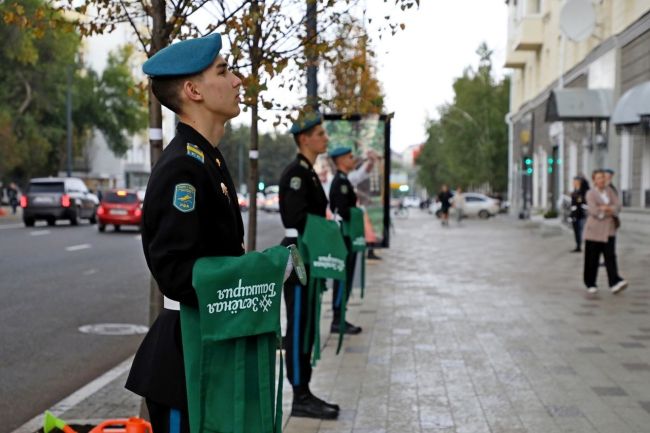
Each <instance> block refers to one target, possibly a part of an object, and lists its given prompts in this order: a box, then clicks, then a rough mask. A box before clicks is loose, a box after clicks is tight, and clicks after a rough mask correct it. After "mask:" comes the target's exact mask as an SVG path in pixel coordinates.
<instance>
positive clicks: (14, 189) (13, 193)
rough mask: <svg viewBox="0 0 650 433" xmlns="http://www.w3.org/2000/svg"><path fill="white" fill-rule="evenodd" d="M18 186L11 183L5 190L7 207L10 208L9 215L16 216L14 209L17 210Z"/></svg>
mask: <svg viewBox="0 0 650 433" xmlns="http://www.w3.org/2000/svg"><path fill="white" fill-rule="evenodd" d="M18 194H19V193H18V186H17V185H16V184H15V183H14V182H11V183H10V184H9V187H8V188H7V197H8V198H9V206H11V213H12V214H13V215H16V209H17V208H18V203H19V199H18Z"/></svg>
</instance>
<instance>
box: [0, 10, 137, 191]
mask: <svg viewBox="0 0 650 433" xmlns="http://www.w3.org/2000/svg"><path fill="white" fill-rule="evenodd" d="M0 17H2V18H3V19H2V20H1V21H0V38H2V39H3V40H5V41H8V43H6V44H3V47H2V49H1V50H0V59H1V60H2V62H3V65H5V67H3V68H2V70H0V79H1V80H2V81H1V82H2V83H3V85H2V86H1V87H0V152H1V153H2V157H1V158H0V173H2V174H3V175H5V176H6V177H10V178H13V179H21V180H26V179H27V178H29V177H33V176H41V175H53V174H56V173H57V172H58V171H59V170H60V168H61V166H62V163H63V162H64V160H65V157H66V156H65V143H66V121H65V118H66V116H65V107H66V93H67V91H68V77H71V78H72V79H71V89H70V91H71V93H72V101H73V107H72V108H73V110H72V118H73V124H74V134H73V147H74V154H75V155H80V154H83V152H84V148H85V146H86V144H87V143H88V141H89V140H90V139H91V137H92V134H93V131H94V130H95V129H98V130H99V131H101V132H102V133H103V134H104V136H105V137H106V140H107V143H108V145H109V147H110V149H111V150H112V151H113V152H114V153H115V154H116V155H122V154H124V153H125V152H126V150H127V149H128V146H129V143H128V136H129V135H130V134H133V133H135V132H138V131H140V130H142V128H143V127H144V126H145V125H146V123H145V122H144V120H145V119H146V109H145V106H144V103H145V100H144V88H143V86H142V85H141V84H138V83H137V82H136V81H135V79H134V77H133V75H132V74H131V69H132V66H133V65H132V62H133V60H132V58H133V53H134V51H133V48H132V47H129V46H125V47H122V48H120V49H119V50H118V51H117V52H115V53H111V54H110V55H109V59H108V66H107V67H106V69H105V70H104V71H103V73H102V74H101V76H99V75H98V74H97V73H96V72H95V71H93V70H90V69H88V68H86V67H85V66H84V65H83V63H82V62H81V60H80V58H79V56H78V55H77V53H78V51H79V49H80V42H81V41H80V38H79V35H78V34H76V33H75V32H74V28H73V26H72V25H71V24H70V23H68V22H67V21H66V20H65V19H64V18H63V17H62V16H61V13H60V12H57V11H56V10H55V9H53V8H51V7H50V6H49V5H48V3H46V2H45V1H43V0H28V1H20V2H17V1H13V2H5V3H3V4H0Z"/></svg>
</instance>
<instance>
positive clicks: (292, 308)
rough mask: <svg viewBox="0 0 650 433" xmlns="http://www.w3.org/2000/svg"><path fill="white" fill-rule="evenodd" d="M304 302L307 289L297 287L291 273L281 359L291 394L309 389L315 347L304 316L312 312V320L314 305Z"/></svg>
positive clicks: (286, 284) (286, 286)
mask: <svg viewBox="0 0 650 433" xmlns="http://www.w3.org/2000/svg"><path fill="white" fill-rule="evenodd" d="M308 274H309V272H308ZM307 301H308V299H307V287H305V286H303V285H302V284H300V282H299V281H298V277H297V276H296V275H295V272H292V274H291V276H290V277H289V279H287V281H286V282H285V283H284V302H285V306H286V309H287V335H286V337H285V343H284V348H285V355H284V360H285V363H286V366H287V378H288V379H289V383H291V385H292V386H293V387H294V395H295V394H296V389H297V391H298V392H303V391H306V390H308V389H309V381H310V380H311V352H312V350H311V348H312V346H313V344H314V331H313V327H312V326H308V325H309V324H308V323H307V314H308V309H311V313H310V316H311V317H312V318H313V317H314V314H315V311H314V308H313V305H309V303H308V302H307ZM305 332H309V334H308V337H307V339H308V340H307V347H309V349H308V350H307V351H305V350H304V347H305Z"/></svg>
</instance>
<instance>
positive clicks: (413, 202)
mask: <svg viewBox="0 0 650 433" xmlns="http://www.w3.org/2000/svg"><path fill="white" fill-rule="evenodd" d="M420 203H422V200H421V199H420V197H415V196H406V197H404V198H403V199H402V206H404V207H420Z"/></svg>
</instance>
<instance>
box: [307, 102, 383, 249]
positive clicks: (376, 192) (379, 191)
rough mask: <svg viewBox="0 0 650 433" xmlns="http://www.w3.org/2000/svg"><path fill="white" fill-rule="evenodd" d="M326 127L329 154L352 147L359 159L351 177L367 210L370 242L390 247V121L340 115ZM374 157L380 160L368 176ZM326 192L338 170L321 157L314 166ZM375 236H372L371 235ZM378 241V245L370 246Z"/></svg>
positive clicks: (367, 235) (328, 117)
mask: <svg viewBox="0 0 650 433" xmlns="http://www.w3.org/2000/svg"><path fill="white" fill-rule="evenodd" d="M325 119H326V120H325V122H324V124H323V125H324V127H325V130H326V131H327V135H328V136H329V145H328V151H329V150H332V149H334V148H336V147H341V146H345V147H350V148H351V149H352V152H353V153H354V155H355V157H357V167H356V169H355V171H356V173H355V175H353V176H350V178H351V179H355V180H356V182H357V184H356V185H354V186H355V190H356V193H357V197H358V199H359V203H358V205H359V206H360V207H362V208H364V209H365V211H366V214H367V215H368V220H367V221H366V224H367V227H366V232H367V233H366V238H367V240H368V241H369V243H372V244H373V245H375V246H385V247H387V246H388V239H387V231H386V230H385V229H386V227H388V221H386V220H385V218H386V215H387V214H388V212H386V211H385V209H386V207H387V206H388V197H389V196H390V191H385V185H386V183H385V181H386V175H387V174H386V173H385V169H386V168H385V162H386V159H385V154H386V149H387V148H389V147H388V146H389V143H388V142H387V137H386V117H385V116H379V115H368V116H359V115H354V116H351V117H348V118H341V116H337V115H326V116H325ZM369 153H374V154H375V155H376V156H377V158H376V162H375V164H374V165H373V167H372V169H371V170H370V171H369V172H367V171H366V170H365V168H364V167H365V166H364V163H366V162H367V161H368V154H369ZM314 169H315V170H316V173H317V174H318V176H319V178H320V180H321V182H322V183H323V188H324V189H325V192H326V193H329V185H330V183H331V181H332V178H333V176H334V173H335V167H334V166H333V164H332V162H331V160H330V159H329V158H327V156H326V155H320V156H319V157H318V159H317V160H316V164H314ZM353 184H354V182H353ZM371 232H372V234H371ZM370 238H375V239H376V241H375V242H370Z"/></svg>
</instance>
